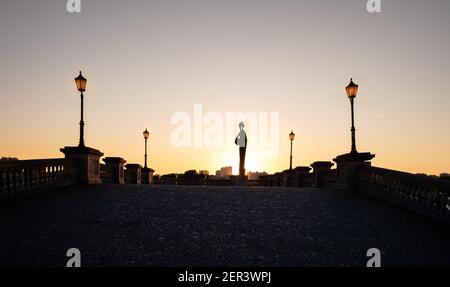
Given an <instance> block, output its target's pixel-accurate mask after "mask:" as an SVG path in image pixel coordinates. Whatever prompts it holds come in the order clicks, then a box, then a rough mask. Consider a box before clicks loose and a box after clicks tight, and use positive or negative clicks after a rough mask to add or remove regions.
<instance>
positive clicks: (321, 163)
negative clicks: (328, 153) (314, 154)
mask: <svg viewBox="0 0 450 287" xmlns="http://www.w3.org/2000/svg"><path fill="white" fill-rule="evenodd" d="M333 165H334V163H332V162H331V161H316V162H313V163H312V164H311V167H312V168H313V169H317V168H320V169H331V167H332V166H333Z"/></svg>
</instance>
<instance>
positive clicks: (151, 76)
mask: <svg viewBox="0 0 450 287" xmlns="http://www.w3.org/2000/svg"><path fill="white" fill-rule="evenodd" d="M365 2H366V1H360V0H344V1H334V0H333V1H331V0H329V1H327V0H324V1H292V0H277V1H275V0H272V1H268V0H258V1H256V0H242V1H237V0H229V1H225V0H215V1H206V0H184V1H181V0H180V1H175V0H173V1H112V0H111V1H106V0H97V1H83V0H81V7H82V10H81V13H68V12H67V11H66V1H54V0H42V1H23V0H18V1H1V3H0V35H1V46H0V47H1V48H0V83H1V86H2V89H1V90H2V91H1V94H0V97H1V104H0V120H1V125H0V135H1V139H0V156H4V157H7V156H10V157H18V158H20V159H35V158H57V157H62V156H63V155H62V153H60V152H59V148H61V147H63V146H66V145H76V144H77V143H78V135H79V134H78V133H79V130H78V129H79V126H78V122H79V112H80V110H79V109H80V106H79V105H80V98H79V93H78V92H77V91H76V88H75V83H74V80H73V79H74V77H76V76H77V75H78V71H79V70H81V71H83V75H84V76H85V77H86V78H87V80H88V82H87V90H86V93H85V123H86V126H85V141H86V145H88V146H90V147H94V148H97V149H100V150H101V151H102V152H104V153H105V156H121V157H123V158H125V159H126V160H127V162H129V163H132V162H133V163H134V162H136V163H141V164H143V160H144V156H143V153H144V140H143V137H142V131H143V130H144V129H145V128H148V130H149V131H150V139H149V142H148V144H149V166H150V167H152V168H154V169H155V170H156V173H160V174H164V173H169V172H183V171H185V170H188V169H197V170H199V169H206V170H209V171H210V172H214V171H215V170H216V169H219V168H220V167H223V166H228V165H232V166H233V168H234V173H236V172H237V171H238V170H237V165H238V160H239V156H238V148H237V147H236V146H234V145H233V143H231V145H230V144H229V143H228V142H227V144H226V145H225V146H223V147H205V146H201V147H176V146H174V144H173V142H172V141H171V136H172V134H173V132H174V130H175V128H176V125H173V124H172V123H171V119H172V117H173V115H174V114H175V113H177V112H180V111H181V112H186V113H188V114H190V115H193V114H194V105H195V104H200V105H202V108H203V113H204V114H206V113H208V112H217V113H218V114H220V115H223V116H225V114H226V113H227V112H257V113H258V112H268V113H270V112H276V113H278V114H279V126H278V130H279V133H278V134H276V135H274V136H275V140H276V142H277V144H278V146H279V150H278V153H277V154H276V156H273V157H269V158H265V157H262V156H260V155H259V153H258V152H257V150H258V148H260V147H258V141H257V140H256V139H255V138H254V136H255V134H251V133H250V132H249V131H250V127H248V129H249V130H248V137H249V147H248V150H247V163H246V168H247V171H267V172H276V171H281V170H283V169H286V168H288V167H289V139H288V134H289V132H290V131H291V130H294V132H295V133H296V135H297V136H296V139H295V142H294V166H299V165H309V164H311V163H312V162H314V161H318V160H332V158H334V157H335V156H336V155H338V154H343V153H346V152H348V151H349V150H350V139H351V138H350V104H349V101H348V99H347V97H346V94H345V90H344V88H345V86H346V85H347V84H348V82H349V80H350V77H353V79H354V81H355V82H356V83H357V84H359V86H360V87H359V93H358V96H357V98H356V100H355V101H356V106H355V116H356V144H357V147H358V150H359V151H370V152H372V153H375V154H376V158H375V159H374V160H373V165H375V166H380V167H384V168H390V169H396V170H402V171H408V172H413V173H418V172H424V173H429V174H440V173H443V172H450V162H449V159H450V148H449V147H450V132H449V123H450V112H449V107H450V94H449V93H450V57H449V51H450V33H448V28H449V27H450V1H444V0H433V1H418V0H396V1H388V0H385V1H382V12H381V13H372V14H371V13H368V12H367V10H366V3H365ZM207 127H208V125H207V124H205V125H204V128H207ZM235 128H236V132H237V125H236V127H235ZM231 140H232V141H233V140H234V139H231Z"/></svg>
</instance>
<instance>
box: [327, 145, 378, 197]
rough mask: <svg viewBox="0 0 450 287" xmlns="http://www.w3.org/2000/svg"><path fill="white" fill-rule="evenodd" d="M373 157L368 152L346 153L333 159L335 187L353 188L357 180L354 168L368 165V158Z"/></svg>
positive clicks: (342, 188)
mask: <svg viewBox="0 0 450 287" xmlns="http://www.w3.org/2000/svg"><path fill="white" fill-rule="evenodd" d="M374 157H375V155H374V154H371V153H370V152H365V153H355V154H352V153H347V154H343V155H339V156H337V157H336V158H335V159H333V161H334V162H336V164H337V179H336V186H335V187H336V188H337V189H341V190H350V189H354V188H355V184H356V182H357V173H356V170H357V168H358V167H359V166H370V165H371V163H370V160H371V159H373V158H374Z"/></svg>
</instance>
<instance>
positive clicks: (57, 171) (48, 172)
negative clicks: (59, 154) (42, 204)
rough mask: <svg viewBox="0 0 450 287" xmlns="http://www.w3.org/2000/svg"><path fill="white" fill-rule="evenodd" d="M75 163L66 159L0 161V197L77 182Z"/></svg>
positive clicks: (14, 195) (9, 196) (19, 194)
mask: <svg viewBox="0 0 450 287" xmlns="http://www.w3.org/2000/svg"><path fill="white" fill-rule="evenodd" d="M77 172H78V171H77V163H76V161H75V160H68V159H40V160H15V161H7V162H0V198H11V197H16V196H21V195H26V194H29V193H33V192H38V191H44V190H47V189H53V188H58V187H62V186H67V185H71V184H74V183H76V182H77V180H78V173H77Z"/></svg>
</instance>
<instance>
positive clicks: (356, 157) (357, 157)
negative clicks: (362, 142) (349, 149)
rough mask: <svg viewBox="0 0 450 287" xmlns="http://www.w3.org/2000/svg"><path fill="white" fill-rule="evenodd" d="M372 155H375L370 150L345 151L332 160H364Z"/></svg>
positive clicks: (367, 159)
mask: <svg viewBox="0 0 450 287" xmlns="http://www.w3.org/2000/svg"><path fill="white" fill-rule="evenodd" d="M374 157H375V155H374V154H371V153H370V152H358V153H346V154H341V155H338V156H337V157H336V158H334V159H333V161H334V162H336V163H340V162H365V161H370V160H371V159H373V158H374Z"/></svg>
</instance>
